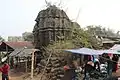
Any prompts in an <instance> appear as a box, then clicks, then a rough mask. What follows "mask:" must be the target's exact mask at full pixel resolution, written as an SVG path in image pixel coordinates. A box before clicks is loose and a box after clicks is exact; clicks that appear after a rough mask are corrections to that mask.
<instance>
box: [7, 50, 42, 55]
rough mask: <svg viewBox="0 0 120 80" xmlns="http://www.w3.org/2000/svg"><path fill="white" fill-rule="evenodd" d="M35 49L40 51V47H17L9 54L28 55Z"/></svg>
mask: <svg viewBox="0 0 120 80" xmlns="http://www.w3.org/2000/svg"><path fill="white" fill-rule="evenodd" d="M33 51H40V50H39V49H24V48H23V49H15V50H14V51H13V52H12V53H11V54H10V55H9V56H18V57H28V56H31V53H32V52H33Z"/></svg>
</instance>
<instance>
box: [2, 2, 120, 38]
mask: <svg viewBox="0 0 120 80" xmlns="http://www.w3.org/2000/svg"><path fill="white" fill-rule="evenodd" d="M47 1H48V2H51V4H56V5H57V6H58V7H59V8H60V9H63V10H64V11H65V12H66V13H67V15H68V16H69V18H70V19H71V20H72V21H77V22H78V23H79V24H80V25H81V27H83V28H84V27H86V26H88V25H101V26H103V27H106V28H110V29H113V30H114V31H118V30H120V0H47ZM59 3H61V4H60V6H59ZM45 8H46V3H45V0H0V35H1V36H2V37H4V38H5V39H6V38H7V36H21V35H22V33H24V32H26V31H28V32H32V30H33V28H34V25H35V23H36V22H35V18H36V17H37V15H38V13H39V11H40V10H43V9H45Z"/></svg>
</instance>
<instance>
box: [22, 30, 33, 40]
mask: <svg viewBox="0 0 120 80" xmlns="http://www.w3.org/2000/svg"><path fill="white" fill-rule="evenodd" d="M22 37H23V39H24V40H25V41H33V34H32V33H31V32H24V33H23V34H22Z"/></svg>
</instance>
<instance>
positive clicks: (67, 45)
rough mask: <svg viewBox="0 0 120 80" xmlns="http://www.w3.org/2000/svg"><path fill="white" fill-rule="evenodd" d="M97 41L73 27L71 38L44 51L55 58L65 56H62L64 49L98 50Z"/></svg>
mask: <svg viewBox="0 0 120 80" xmlns="http://www.w3.org/2000/svg"><path fill="white" fill-rule="evenodd" d="M98 43H99V41H98V40H97V39H96V37H95V36H93V35H92V33H89V31H88V30H84V29H82V28H80V26H75V25H73V26H72V28H71V36H70V37H69V38H68V39H67V40H62V41H57V42H54V43H53V44H50V45H48V46H47V47H46V50H47V51H49V52H52V53H53V54H55V55H57V56H67V55H68V54H67V53H65V54H64V50H65V49H72V48H74V49H75V48H80V47H89V48H95V49H98V48H100V44H98Z"/></svg>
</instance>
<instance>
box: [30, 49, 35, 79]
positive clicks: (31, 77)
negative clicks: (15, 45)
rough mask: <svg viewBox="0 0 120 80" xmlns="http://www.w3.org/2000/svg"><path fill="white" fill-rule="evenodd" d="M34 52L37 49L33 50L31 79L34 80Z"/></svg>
mask: <svg viewBox="0 0 120 80" xmlns="http://www.w3.org/2000/svg"><path fill="white" fill-rule="evenodd" d="M34 52H35V50H33V52H32V65H31V80H33V71H34Z"/></svg>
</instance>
